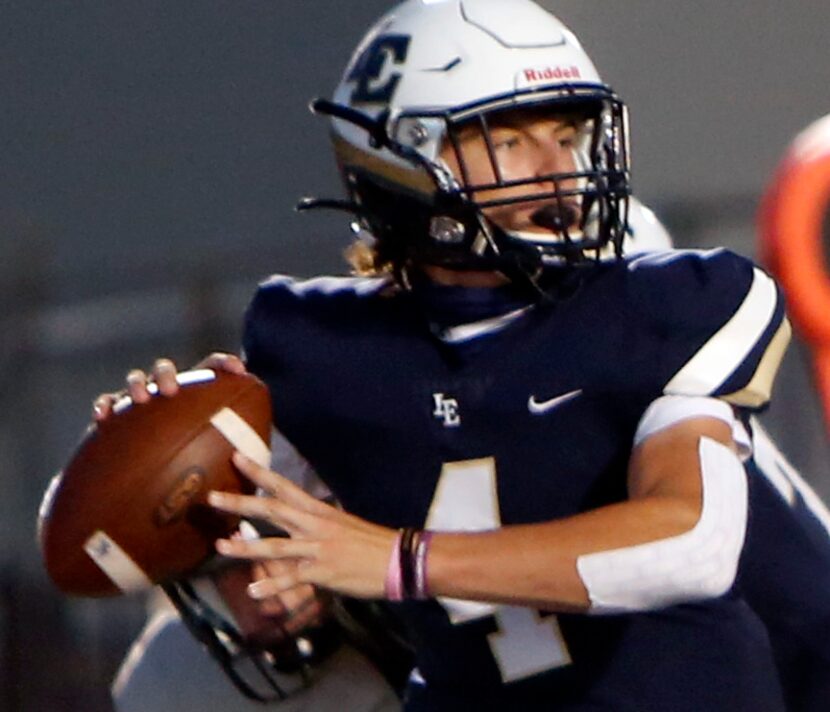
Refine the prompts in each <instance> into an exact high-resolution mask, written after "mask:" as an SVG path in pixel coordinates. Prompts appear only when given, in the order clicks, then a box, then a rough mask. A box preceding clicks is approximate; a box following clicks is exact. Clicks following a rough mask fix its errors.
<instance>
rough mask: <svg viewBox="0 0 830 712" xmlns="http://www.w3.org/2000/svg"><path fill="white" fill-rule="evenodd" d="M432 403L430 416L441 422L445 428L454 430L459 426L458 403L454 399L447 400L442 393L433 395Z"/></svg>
mask: <svg viewBox="0 0 830 712" xmlns="http://www.w3.org/2000/svg"><path fill="white" fill-rule="evenodd" d="M432 402H433V406H434V408H433V411H432V416H433V417H434V418H437V419H438V420H441V421H443V423H444V427H445V428H456V427H458V426H459V425H461V415H460V414H459V412H458V401H457V400H456V399H455V398H447V396H446V395H444V394H443V393H433V394H432Z"/></svg>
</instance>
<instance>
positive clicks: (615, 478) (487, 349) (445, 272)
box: [160, 0, 788, 710]
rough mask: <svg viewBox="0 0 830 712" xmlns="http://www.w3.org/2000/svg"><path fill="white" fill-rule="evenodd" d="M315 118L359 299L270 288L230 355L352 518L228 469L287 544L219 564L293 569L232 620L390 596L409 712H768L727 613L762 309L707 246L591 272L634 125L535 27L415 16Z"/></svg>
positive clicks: (782, 324) (759, 361)
mask: <svg viewBox="0 0 830 712" xmlns="http://www.w3.org/2000/svg"><path fill="white" fill-rule="evenodd" d="M316 108H317V110H318V111H319V112H321V113H327V114H330V115H331V116H332V117H333V136H334V141H335V148H336V151H337V155H338V160H339V162H340V167H341V170H342V172H343V174H344V177H345V180H346V185H347V187H348V189H349V191H350V197H351V200H350V201H349V202H348V203H347V204H345V205H344V206H343V207H347V208H348V209H350V210H353V211H354V212H355V214H356V215H357V218H358V223H359V225H360V226H361V227H362V228H363V230H364V232H365V233H368V234H370V235H371V239H370V241H367V242H366V244H365V249H363V250H362V251H359V252H361V254H362V256H363V257H364V258H365V257H367V256H368V258H369V259H368V265H369V266H370V267H371V268H372V269H373V270H374V272H375V273H376V276H374V277H372V278H369V279H333V278H321V279H317V280H310V281H306V282H299V281H296V280H292V279H289V278H275V279H273V280H270V281H269V282H267V283H266V284H264V285H263V286H262V288H261V289H260V291H259V292H258V294H257V296H256V298H255V300H254V302H253V304H252V306H251V308H250V309H249V313H248V319H247V325H246V334H245V349H246V358H247V365H248V368H249V369H250V370H252V371H253V372H254V373H256V374H257V375H259V376H260V377H261V378H263V379H264V380H265V381H266V382H267V383H268V385H269V387H270V389H271V393H272V397H273V400H274V409H275V417H276V419H277V423H278V425H279V427H280V429H281V430H282V431H283V432H284V433H285V434H286V436H287V437H288V438H289V439H290V440H291V442H292V443H294V445H295V446H297V447H298V449H299V450H300V451H301V452H302V453H303V455H304V456H305V457H306V458H307V459H308V460H309V461H310V462H311V463H312V464H313V466H314V467H315V469H316V470H317V471H318V472H319V473H320V475H321V476H322V477H323V479H324V480H325V481H326V483H327V484H328V485H329V486H330V487H331V489H332V491H333V492H334V494H335V495H336V496H337V498H338V500H339V501H340V502H341V503H342V506H343V508H344V509H345V511H343V509H338V508H334V507H331V506H329V505H327V504H325V503H322V502H320V501H318V500H316V499H314V498H311V497H309V496H308V495H306V494H305V493H303V492H302V491H301V490H300V489H298V488H296V487H294V486H292V485H291V484H290V483H289V482H287V481H286V480H284V479H283V478H281V477H280V476H279V475H277V474H276V473H273V472H269V471H267V470H264V469H262V468H258V467H256V466H254V465H252V464H251V463H250V462H249V461H247V460H245V459H244V458H241V457H240V458H238V459H237V464H238V466H239V468H240V469H241V470H242V471H243V472H244V473H245V474H247V475H248V476H249V477H250V478H251V479H252V480H253V481H254V482H255V483H256V484H258V485H259V486H260V487H261V488H262V489H263V490H265V491H266V492H268V493H270V494H271V495H273V496H272V497H259V498H246V497H233V496H228V495H224V496H223V495H220V494H218V493H217V494H216V495H214V496H213V502H214V504H215V505H216V506H218V507H220V508H222V509H226V510H229V511H236V512H238V513H241V514H243V515H245V516H247V517H253V518H258V519H262V520H266V521H270V522H271V523H274V524H277V525H278V526H280V527H282V528H283V529H285V530H287V531H288V532H289V533H290V534H291V538H290V539H285V538H265V539H261V540H259V541H241V540H233V541H223V542H220V543H218V545H217V546H218V547H219V549H220V551H221V553H223V554H225V555H228V556H235V557H240V558H251V559H255V560H259V559H262V560H271V559H285V558H287V559H289V560H291V561H294V562H296V566H293V567H291V568H290V570H289V571H287V572H286V573H284V574H280V575H277V576H271V577H266V578H264V579H262V580H260V581H257V582H256V583H255V584H253V585H252V586H250V587H249V593H250V594H251V595H252V596H253V597H254V598H267V597H270V596H273V595H276V594H281V595H282V594H284V593H285V592H286V591H290V590H292V589H295V588H297V587H299V586H303V585H306V584H308V583H313V584H316V585H319V586H323V587H326V588H330V589H333V590H337V591H342V592H344V593H347V594H350V595H354V596H361V597H366V598H387V599H390V600H392V601H394V602H395V603H396V605H397V607H398V609H399V612H400V614H401V616H402V617H403V618H405V619H406V621H407V624H408V626H409V630H410V632H411V635H412V639H413V641H414V642H415V645H416V653H417V663H418V667H417V670H416V671H415V672H414V673H413V675H412V677H411V680H410V684H409V687H408V693H407V694H408V697H407V707H408V708H409V709H429V710H440V709H456V708H459V707H460V708H466V707H470V708H476V709H503V708H520V709H551V708H556V709H574V710H576V709H613V710H624V709H632V710H635V709H636V710H649V709H673V710H686V709H688V710H699V709H707V710H721V709H724V710H725V709H744V708H745V709H759V710H765V709H768V710H776V709H782V708H783V707H782V706H783V701H782V694H781V691H780V689H779V687H778V684H777V678H776V676H775V674H774V667H773V662H772V653H771V651H770V649H769V645H768V640H767V635H766V631H765V629H764V628H763V626H762V625H761V623H760V621H759V620H758V618H757V616H756V615H755V614H754V613H753V612H752V611H751V609H749V608H748V606H747V605H746V603H745V601H744V599H743V598H742V597H741V596H740V595H739V591H738V590H737V589H736V587H735V586H734V584H735V579H736V575H737V571H738V565H739V557H740V552H741V550H742V548H743V544H744V540H745V537H746V522H747V500H748V493H747V481H746V477H745V470H744V466H743V464H742V463H743V461H745V460H746V459H747V458H748V456H749V455H750V452H751V437H750V434H749V425H748V419H749V414H750V413H751V412H752V411H753V410H756V409H759V408H762V407H763V406H764V405H765V404H766V403H767V400H768V398H769V391H770V387H771V384H772V381H773V378H774V374H775V371H776V369H777V366H778V363H779V361H780V357H781V354H782V352H783V349H784V347H785V345H786V342H787V339H788V326H787V322H786V319H785V317H784V314H783V307H782V305H781V301H780V297H779V293H778V290H777V288H776V286H775V285H774V283H773V282H772V281H771V280H770V279H769V278H768V277H767V276H766V275H765V274H764V273H763V272H762V271H761V270H759V269H757V268H756V267H754V266H753V265H752V264H751V263H749V262H747V261H745V260H742V259H740V258H738V257H736V256H735V255H732V254H730V253H728V252H726V251H723V250H716V251H710V252H677V253H663V254H659V255H657V256H648V257H637V258H633V259H629V260H623V259H617V260H613V261H610V262H609V261H603V260H601V259H600V257H601V255H602V254H603V251H604V250H606V249H608V247H609V246H610V249H611V250H612V251H614V252H615V253H617V254H618V255H619V253H620V252H621V242H622V239H623V233H624V225H625V213H626V206H627V197H628V192H629V186H628V162H627V160H628V156H627V130H626V129H627V126H626V113H625V108H624V106H623V104H622V102H621V101H620V100H619V99H618V97H617V96H616V95H615V94H614V93H613V92H612V91H611V90H610V89H608V88H607V87H606V86H605V85H603V84H602V83H601V81H600V80H599V77H598V76H597V74H596V71H595V69H594V67H593V65H592V64H591V62H590V60H589V59H588V57H587V56H586V55H585V54H584V52H583V51H582V49H581V47H580V46H579V44H578V42H577V41H576V39H575V38H574V37H573V35H572V34H571V33H570V32H569V31H568V30H567V29H566V28H565V27H564V26H562V25H561V23H559V22H558V20H556V19H555V18H553V17H551V16H550V15H548V14H547V13H545V12H544V11H542V10H541V9H540V8H538V7H537V6H536V5H534V4H533V3H531V2H528V1H525V0H521V1H519V0H517V1H516V2H513V3H509V4H508V3H504V2H501V1H499V0H438V1H435V0H408V2H405V3H404V4H402V5H401V6H399V7H398V8H396V9H395V10H394V11H392V12H391V13H390V14H389V15H387V16H386V17H384V18H383V19H382V20H381V21H380V22H379V23H378V24H377V25H376V26H375V27H374V28H373V29H372V30H371V31H370V33H369V34H368V35H367V38H366V40H365V41H364V42H363V43H361V46H360V47H359V48H358V51H357V52H356V54H355V57H354V58H353V60H352V62H351V63H350V65H349V67H348V68H347V71H346V73H345V75H344V77H343V81H342V82H341V85H340V87H339V88H338V91H337V93H336V95H335V101H334V102H326V101H319V102H317V103H316ZM324 204H331V203H330V202H328V203H324ZM312 205H314V203H313V202H312V203H308V204H307V205H306V207H310V206H312ZM362 264H363V265H364V266H366V265H367V260H365V259H364V260H363V263H362ZM160 387H161V385H160ZM347 512H348V513H347Z"/></svg>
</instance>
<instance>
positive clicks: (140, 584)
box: [84, 529, 153, 593]
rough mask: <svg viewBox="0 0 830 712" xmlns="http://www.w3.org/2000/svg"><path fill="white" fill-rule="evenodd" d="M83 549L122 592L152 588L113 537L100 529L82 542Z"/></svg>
mask: <svg viewBox="0 0 830 712" xmlns="http://www.w3.org/2000/svg"><path fill="white" fill-rule="evenodd" d="M84 551H85V552H86V553H87V554H88V555H89V558H90V559H92V560H93V561H94V562H95V564H96V565H97V566H98V568H99V569H101V571H103V572H104V573H105V574H106V575H107V577H108V578H109V580H110V581H112V582H113V583H114V584H115V585H116V586H118V588H120V589H121V590H122V591H123V592H124V593H132V592H135V591H143V590H145V589H148V588H152V586H153V582H152V581H151V580H150V578H149V577H148V576H147V574H145V573H144V571H142V570H141V567H140V566H139V565H138V564H136V563H135V561H133V560H132V559H131V558H130V556H129V554H127V552H126V551H124V550H123V549H122V548H121V547H120V546H118V544H116V543H115V541H113V539H112V538H111V537H110V536H109V535H108V534H107V533H106V532H104V531H101V530H100V529H99V530H98V531H96V532H95V533H94V534H93V535H92V536H91V537H89V539H87V540H86V542H84Z"/></svg>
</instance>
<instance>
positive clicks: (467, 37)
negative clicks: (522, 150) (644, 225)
mask: <svg viewBox="0 0 830 712" xmlns="http://www.w3.org/2000/svg"><path fill="white" fill-rule="evenodd" d="M313 106H314V108H315V109H316V110H317V111H318V112H320V113H325V114H329V115H331V116H332V117H333V120H332V138H333V142H334V147H335V152H336V155H337V160H338V163H339V166H340V169H341V171H342V174H343V176H344V179H345V181H346V185H347V188H348V190H349V193H350V197H351V199H352V201H353V202H352V204H351V207H352V208H353V209H354V210H355V212H356V213H357V214H358V216H359V218H360V222H361V223H362V227H364V228H365V229H367V230H368V231H369V232H371V233H372V234H373V235H374V237H375V238H376V240H377V243H376V245H377V249H378V251H379V252H382V253H383V254H384V256H385V258H386V259H387V261H388V262H389V263H390V264H393V265H396V266H398V267H401V266H405V265H406V263H408V262H412V261H418V260H421V261H427V262H432V263H439V264H449V265H460V266H465V267H470V266H485V267H500V268H504V267H505V264H506V263H512V264H514V265H517V264H521V265H524V267H523V268H522V269H523V270H524V271H527V270H528V269H530V266H533V268H537V267H538V266H539V265H540V264H541V263H542V261H543V259H545V258H553V259H557V260H562V259H567V260H579V259H582V258H583V257H584V255H585V254H586V251H587V250H595V251H598V250H599V249H600V248H602V247H603V246H604V245H606V244H608V243H609V242H610V243H612V244H614V245H616V248H615V249H617V250H619V246H620V243H621V241H622V237H623V234H624V225H625V216H626V210H627V196H628V193H629V187H628V141H627V128H626V112H625V107H624V106H623V104H622V102H621V101H620V100H619V99H618V98H617V97H616V96H615V95H614V93H613V92H612V91H611V90H610V89H609V88H608V87H607V86H605V85H604V84H603V83H602V81H601V80H600V78H599V75H598V74H597V71H596V69H595V68H594V65H593V63H592V62H591V60H590V58H589V57H588V55H587V54H586V53H585V52H584V50H583V49H582V47H581V46H580V44H579V42H578V40H577V39H576V37H575V36H574V35H573V33H572V32H571V31H570V30H568V28H567V27H565V26H564V25H563V24H562V23H561V22H560V21H559V20H558V19H557V18H555V17H553V16H552V15H550V14H549V13H548V12H546V11H545V10H543V9H542V8H541V7H539V6H538V5H536V4H535V3H533V2H531V1H530V0H511V1H510V2H506V1H505V0H407V1H406V2H403V3H402V4H400V5H399V6H397V7H396V8H394V9H393V10H391V11H390V12H389V13H387V14H386V15H385V16H384V17H382V18H381V19H380V20H379V21H378V22H377V23H376V24H375V25H374V26H373V27H372V28H371V29H370V30H369V32H368V33H367V35H366V36H365V37H364V39H363V41H362V42H361V43H360V45H359V46H358V48H357V50H356V51H355V53H354V55H353V57H352V59H351V61H350V62H349V64H348V66H347V68H346V71H345V73H344V75H343V78H342V80H341V82H340V84H339V86H338V87H337V89H336V91H335V94H334V100H333V101H331V102H329V101H323V100H318V101H317V102H315V104H314V105H313ZM517 109H518V110H523V111H524V110H526V111H533V112H547V111H549V112H550V114H551V115H552V116H557V117H559V116H562V115H565V116H568V117H578V124H579V127H580V130H579V139H578V141H577V142H575V147H574V149H573V152H574V164H575V166H576V171H575V172H572V173H568V174H562V173H555V174H548V175H543V176H533V177H531V178H527V179H522V180H511V181H507V180H503V179H502V178H501V175H500V171H499V168H498V161H497V159H496V156H495V154H494V152H493V150H492V145H490V161H491V163H492V165H493V174H494V175H495V176H496V181H495V182H494V183H489V184H486V185H485V184H479V185H474V184H471V183H470V181H469V180H468V179H465V176H466V172H465V168H464V162H463V157H461V156H460V152H459V150H458V138H457V136H458V132H459V130H460V129H461V128H463V127H467V126H470V125H473V126H478V127H480V130H481V132H482V134H483V135H484V136H485V137H487V136H489V129H488V120H492V118H493V116H494V115H496V114H497V113H498V112H504V111H511V110H517ZM449 145H452V146H454V147H455V149H456V156H457V157H459V164H460V167H461V173H462V174H463V175H462V176H454V175H453V174H452V173H451V171H450V170H449V168H448V167H447V165H446V164H445V163H444V161H442V160H441V159H440V156H439V153H440V151H441V150H442V148H446V147H447V146H449ZM542 185H544V186H545V188H544V189H543V190H542V189H541V188H540V186H542ZM517 186H527V188H528V190H527V194H526V195H525V196H524V197H522V196H519V197H518V198H517V197H516V193H515V188H516V187H517ZM505 187H510V188H511V189H513V190H511V191H510V196H511V197H510V198H509V199H504V200H500V199H499V197H498V191H497V189H498V188H505ZM494 189H496V192H495V193H494V192H493V191H494ZM485 191H488V192H487V198H486V199H485V198H484V197H483V194H484V192H485ZM493 196H495V198H494V197H493ZM530 200H534V201H541V200H544V201H547V205H546V206H545V207H544V208H540V210H539V222H538V223H537V224H539V225H540V226H541V227H543V228H544V230H542V231H540V232H527V233H515V232H513V233H508V232H506V231H503V230H501V229H500V228H498V227H497V226H495V225H494V224H493V223H492V222H490V221H488V220H487V219H486V218H484V215H483V213H482V210H484V209H486V208H488V207H493V206H496V205H503V204H505V203H507V202H509V203H511V204H513V203H517V202H521V201H525V202H528V201H530ZM575 202H576V203H578V210H575V211H572V214H571V215H572V216H573V215H579V218H577V219H574V218H573V217H569V216H568V208H567V205H568V204H569V203H570V204H573V203H575Z"/></svg>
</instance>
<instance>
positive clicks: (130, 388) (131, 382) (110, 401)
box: [92, 352, 245, 421]
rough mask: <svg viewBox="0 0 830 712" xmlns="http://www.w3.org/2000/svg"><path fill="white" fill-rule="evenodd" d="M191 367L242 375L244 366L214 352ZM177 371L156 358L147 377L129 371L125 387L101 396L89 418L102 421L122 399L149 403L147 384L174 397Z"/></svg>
mask: <svg viewBox="0 0 830 712" xmlns="http://www.w3.org/2000/svg"><path fill="white" fill-rule="evenodd" d="M193 368H211V369H214V370H219V371H229V372H230V373H238V374H243V373H245V364H244V363H243V362H242V359H240V358H239V357H238V356H235V355H234V354H227V353H221V352H216V353H212V354H210V356H207V357H206V358H204V359H202V360H201V361H199V363H197V364H196V365H195V366H194V367H193ZM177 373H178V369H177V368H176V364H175V363H173V361H171V360H170V359H169V358H160V359H156V361H155V363H154V364H153V368H152V369H151V371H150V373H149V374H148V373H147V372H145V371H142V370H141V369H138V368H136V369H133V370H132V371H130V372H129V373H128V374H127V379H126V388H124V390H121V391H117V392H115V393H102V394H101V395H99V396H98V397H97V398H96V399H95V400H94V401H93V404H92V417H93V418H94V419H95V420H98V421H100V420H106V419H107V418H108V417H109V416H110V414H111V413H112V407H113V405H114V404H115V403H116V402H117V401H118V400H119V399H121V398H123V397H124V396H129V397H130V398H132V400H133V402H134V403H146V402H147V401H148V400H150V392H149V391H148V390H147V385H148V384H149V383H155V384H156V385H157V386H158V390H159V393H161V394H162V395H163V396H174V395H176V393H178V391H179V384H178V382H177V381H176V375H177Z"/></svg>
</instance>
